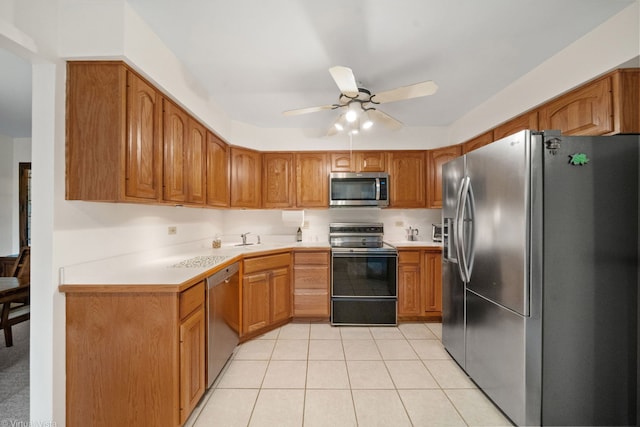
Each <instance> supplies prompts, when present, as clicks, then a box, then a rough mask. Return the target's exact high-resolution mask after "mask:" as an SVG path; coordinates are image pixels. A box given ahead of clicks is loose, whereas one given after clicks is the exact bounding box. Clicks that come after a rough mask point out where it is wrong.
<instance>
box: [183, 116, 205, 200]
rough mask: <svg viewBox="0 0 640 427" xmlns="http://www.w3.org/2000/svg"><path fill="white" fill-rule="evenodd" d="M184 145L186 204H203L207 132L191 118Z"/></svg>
mask: <svg viewBox="0 0 640 427" xmlns="http://www.w3.org/2000/svg"><path fill="white" fill-rule="evenodd" d="M188 125H189V127H188V132H187V137H188V139H187V144H186V147H185V148H186V150H185V153H186V156H185V157H186V167H185V174H186V183H187V202H190V203H197V204H204V202H205V200H206V198H207V194H206V178H207V171H206V166H207V155H206V151H207V148H206V147H207V130H206V129H205V127H204V126H202V125H201V124H200V123H198V122H196V121H195V120H194V119H192V118H191V117H190V118H189V121H188Z"/></svg>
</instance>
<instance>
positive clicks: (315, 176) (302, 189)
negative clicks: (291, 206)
mask: <svg viewBox="0 0 640 427" xmlns="http://www.w3.org/2000/svg"><path fill="white" fill-rule="evenodd" d="M295 162H296V206H297V207H300V208H326V207H329V171H328V168H327V153H326V152H323V153H320V152H300V153H296V154H295Z"/></svg>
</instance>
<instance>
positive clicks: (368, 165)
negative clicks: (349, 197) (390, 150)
mask: <svg viewBox="0 0 640 427" xmlns="http://www.w3.org/2000/svg"><path fill="white" fill-rule="evenodd" d="M355 154H356V168H357V172H384V171H385V170H387V164H386V160H387V155H386V153H385V152H384V151H357V152H356V153H355Z"/></svg>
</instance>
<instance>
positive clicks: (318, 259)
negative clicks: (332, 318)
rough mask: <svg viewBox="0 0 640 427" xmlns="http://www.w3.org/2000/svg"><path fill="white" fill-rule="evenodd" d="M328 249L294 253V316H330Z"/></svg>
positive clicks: (326, 317)
mask: <svg viewBox="0 0 640 427" xmlns="http://www.w3.org/2000/svg"><path fill="white" fill-rule="evenodd" d="M329 255H330V253H329V251H328V250H313V251H296V252H294V254H293V259H294V261H293V317H313V318H323V319H328V318H329V277H330V271H329V259H330V256H329Z"/></svg>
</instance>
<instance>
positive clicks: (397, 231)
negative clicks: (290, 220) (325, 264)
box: [222, 208, 441, 242]
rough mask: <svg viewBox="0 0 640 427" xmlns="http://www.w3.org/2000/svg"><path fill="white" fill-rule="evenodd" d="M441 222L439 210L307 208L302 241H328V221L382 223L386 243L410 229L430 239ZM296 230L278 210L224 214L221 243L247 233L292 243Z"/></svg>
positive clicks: (420, 237) (233, 210) (235, 211)
mask: <svg viewBox="0 0 640 427" xmlns="http://www.w3.org/2000/svg"><path fill="white" fill-rule="evenodd" d="M440 221H441V219H440V209H377V208H338V209H306V210H305V211H304V222H305V227H304V228H303V229H302V240H303V241H304V242H326V241H327V240H329V223H331V222H381V223H383V224H384V235H385V240H387V241H390V242H392V241H402V240H406V229H408V228H409V226H411V227H413V228H417V229H419V230H420V232H419V239H418V240H431V224H437V223H440ZM296 230H297V226H295V225H285V224H284V223H283V222H282V211H281V210H277V209H276V210H237V209H231V210H227V211H224V233H223V235H222V237H223V242H224V241H225V240H226V239H228V240H229V241H232V240H238V239H239V236H240V234H241V233H246V232H248V231H249V232H251V234H258V235H261V236H265V235H267V236H268V235H271V234H276V235H290V236H291V239H292V240H293V238H294V237H295V234H296ZM251 238H252V237H250V239H251ZM263 240H264V237H263ZM249 241H253V240H249Z"/></svg>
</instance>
